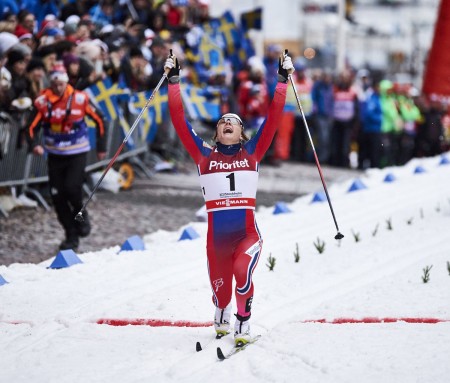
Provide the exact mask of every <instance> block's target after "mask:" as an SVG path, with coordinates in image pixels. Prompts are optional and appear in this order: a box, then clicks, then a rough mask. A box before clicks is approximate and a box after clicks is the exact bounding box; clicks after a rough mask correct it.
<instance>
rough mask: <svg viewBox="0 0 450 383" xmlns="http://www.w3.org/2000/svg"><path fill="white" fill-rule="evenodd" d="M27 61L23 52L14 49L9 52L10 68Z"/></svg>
mask: <svg viewBox="0 0 450 383" xmlns="http://www.w3.org/2000/svg"><path fill="white" fill-rule="evenodd" d="M22 60H25V54H24V53H23V51H21V50H18V49H14V50H10V51H9V52H8V63H7V64H8V66H10V67H12V66H13V65H14V64H15V63H17V62H19V61H22Z"/></svg>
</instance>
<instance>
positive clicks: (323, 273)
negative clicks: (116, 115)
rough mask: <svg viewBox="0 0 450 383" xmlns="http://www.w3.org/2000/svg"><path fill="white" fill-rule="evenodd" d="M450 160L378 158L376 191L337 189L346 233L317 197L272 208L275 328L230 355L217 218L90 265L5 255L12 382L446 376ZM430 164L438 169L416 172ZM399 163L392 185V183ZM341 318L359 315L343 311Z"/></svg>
mask: <svg viewBox="0 0 450 383" xmlns="http://www.w3.org/2000/svg"><path fill="white" fill-rule="evenodd" d="M440 159H441V158H440V157H434V158H429V159H423V160H412V161H411V162H409V163H408V164H407V165H406V166H404V167H395V168H389V169H384V170H370V171H368V172H367V173H366V174H365V176H364V177H362V178H361V181H362V182H363V183H364V184H365V185H366V186H367V189H363V190H357V191H354V192H348V189H349V187H350V185H351V184H352V183H353V181H354V180H348V181H346V182H342V183H339V184H334V185H328V187H329V192H330V197H331V200H332V203H333V207H334V211H335V214H336V218H337V221H338V224H339V227H340V231H341V232H342V233H343V234H344V235H345V238H344V239H343V240H342V241H340V242H339V241H336V240H335V239H334V235H335V234H336V232H337V231H336V229H335V226H334V223H333V220H332V216H331V214H330V210H329V207H328V204H327V203H326V202H318V203H311V199H312V195H308V196H304V197H302V198H299V199H297V200H296V201H294V202H293V203H291V204H288V206H289V207H290V209H291V210H292V212H291V213H286V214H278V215H274V214H272V213H273V207H260V208H259V209H258V213H257V220H258V224H259V228H260V230H261V232H262V235H263V238H264V247H263V249H264V250H263V254H262V256H261V259H260V262H259V265H258V267H257V269H256V271H255V274H254V283H255V299H254V304H253V315H252V322H251V324H252V332H253V333H254V334H262V338H261V339H260V340H259V341H258V342H257V343H255V344H254V345H251V346H250V347H249V348H248V349H246V350H245V351H243V352H241V353H239V354H238V355H236V356H234V357H233V358H231V359H229V360H226V361H224V362H219V361H217V359H216V346H217V345H221V346H222V348H223V349H224V350H228V349H229V348H230V347H231V346H232V341H233V340H232V337H227V338H225V339H222V340H219V341H216V340H214V341H212V339H213V336H214V334H213V332H214V331H213V328H212V327H211V326H206V325H207V324H209V323H210V322H211V320H212V317H213V312H214V307H213V305H212V303H211V297H210V295H211V294H210V287H209V282H208V275H207V269H206V255H205V235H206V224H205V223H201V222H193V223H192V224H191V225H189V226H191V227H193V228H194V229H195V230H196V231H197V232H198V233H199V234H200V238H198V239H195V240H184V241H178V238H179V237H180V234H181V232H182V229H184V228H180V230H179V231H177V232H166V231H158V232H156V233H153V234H151V235H148V236H145V237H144V238H143V239H144V241H145V245H146V250H144V251H122V252H119V251H120V248H121V244H122V243H123V242H124V241H125V240H126V239H125V238H118V239H117V241H118V245H117V246H116V247H113V248H108V249H102V250H99V251H97V252H91V253H84V254H78V257H79V258H80V259H81V260H82V262H83V263H82V264H76V265H73V266H71V267H67V268H63V269H57V270H56V269H49V268H48V266H49V265H50V264H51V263H52V261H53V260H54V258H51V259H49V260H48V261H45V262H42V263H41V264H37V265H34V264H12V265H10V266H8V267H6V266H0V275H1V276H2V277H3V278H4V279H5V280H6V281H8V282H9V283H8V284H4V285H3V286H0V382H5V383H6V382H13V383H20V382H27V383H29V382H33V383H36V382H44V383H51V382H58V383H61V382H83V383H84V382H89V383H92V382H108V383H115V382H117V383H123V382H126V383H128V382H133V383H134V382H195V383H198V382H211V381H220V382H246V383H250V382H276V383H279V382H308V383H314V382H333V383H337V382H343V383H348V382H364V383H370V382H377V383H378V382H383V383H387V382H396V383H409V382H417V383H423V382H433V383H440V382H448V381H449V379H450V322H449V320H450V275H449V274H450V271H449V270H448V268H449V266H448V262H450V240H449V228H450V165H439V163H440ZM419 165H420V166H422V167H423V168H424V169H425V170H426V172H425V173H415V172H414V170H415V169H416V168H417V166H419ZM388 173H391V174H393V175H394V176H395V177H396V180H395V181H394V182H391V183H388V182H384V181H383V180H384V177H385V176H386V174H388ZM388 222H390V223H391V226H392V230H388ZM131 235H133V233H130V236H131ZM355 237H359V241H358V242H357V241H356V240H355ZM318 239H319V240H321V241H324V242H325V251H324V252H323V253H321V254H319V253H318V251H317V250H316V248H315V246H314V242H317V241H318ZM296 244H298V246H299V250H300V261H299V262H298V263H296V262H295V260H294V251H295V248H296ZM269 255H272V257H275V258H276V264H275V268H274V270H273V271H269V268H268V267H267V266H266V264H267V258H268V257H269ZM427 266H432V268H431V270H430V280H429V282H428V283H423V281H422V277H423V275H424V272H423V269H424V268H425V267H427ZM340 318H346V319H349V320H343V322H346V323H342V324H332V323H330V322H333V321H336V320H339V319H340ZM364 318H366V319H364ZM367 318H369V319H367ZM383 318H387V319H386V321H385V322H383V321H382V320H383ZM399 318H410V319H411V320H412V322H414V321H419V322H420V321H422V320H429V319H436V320H441V322H438V323H434V324H430V323H410V322H408V321H395V319H399ZM99 319H122V320H130V321H131V320H135V319H143V320H151V319H155V320H166V321H169V322H170V321H173V322H174V323H178V321H186V322H187V323H190V324H196V323H197V324H200V325H201V324H204V325H205V326H206V327H175V326H162V327H153V326H131V325H128V326H111V325H107V324H97V323H96V322H97V321H98V320H99ZM314 320H325V321H326V322H328V323H320V322H309V321H314ZM351 320H362V321H363V322H375V323H347V322H351ZM391 320H394V322H390V321H391ZM377 321H378V323H377ZM380 321H381V323H380ZM197 341H200V342H201V343H202V344H203V345H204V350H203V351H201V352H196V351H195V343H196V342H197ZM210 341H212V343H209V346H207V344H208V342H210Z"/></svg>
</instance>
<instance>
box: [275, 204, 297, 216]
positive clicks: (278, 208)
mask: <svg viewBox="0 0 450 383" xmlns="http://www.w3.org/2000/svg"><path fill="white" fill-rule="evenodd" d="M291 212H292V210H291V209H289V208H288V206H287V205H286V203H285V202H277V203H276V204H275V208H274V209H273V213H272V214H284V213H291Z"/></svg>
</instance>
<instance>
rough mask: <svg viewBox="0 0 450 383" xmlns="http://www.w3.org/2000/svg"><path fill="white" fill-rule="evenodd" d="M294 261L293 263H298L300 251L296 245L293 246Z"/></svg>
mask: <svg viewBox="0 0 450 383" xmlns="http://www.w3.org/2000/svg"><path fill="white" fill-rule="evenodd" d="M294 260H295V263H299V262H300V250H299V249H298V243H296V244H295V251H294Z"/></svg>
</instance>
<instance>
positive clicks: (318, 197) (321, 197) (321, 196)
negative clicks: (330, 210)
mask: <svg viewBox="0 0 450 383" xmlns="http://www.w3.org/2000/svg"><path fill="white" fill-rule="evenodd" d="M326 200H327V196H326V194H325V193H324V192H322V191H320V192H317V193H314V195H313V198H312V200H311V202H310V203H314V202H325V201H326Z"/></svg>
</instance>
